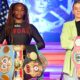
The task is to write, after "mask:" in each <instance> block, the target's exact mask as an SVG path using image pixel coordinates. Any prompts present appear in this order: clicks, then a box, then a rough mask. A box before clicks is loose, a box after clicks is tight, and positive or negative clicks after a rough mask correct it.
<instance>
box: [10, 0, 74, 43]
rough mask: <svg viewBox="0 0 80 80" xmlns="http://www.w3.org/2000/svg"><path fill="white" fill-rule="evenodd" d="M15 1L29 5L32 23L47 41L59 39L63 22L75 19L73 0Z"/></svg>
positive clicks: (13, 0) (15, 0) (14, 0)
mask: <svg viewBox="0 0 80 80" xmlns="http://www.w3.org/2000/svg"><path fill="white" fill-rule="evenodd" d="M9 1H11V0H9ZM13 2H23V3H24V4H25V5H26V6H28V8H29V18H30V23H32V24H34V25H35V26H36V28H37V29H38V30H39V32H40V33H41V35H42V36H43V38H44V40H45V41H49V42H53V41H59V40H60V33H61V29H62V25H63V23H64V22H65V21H69V20H72V19H73V15H72V4H73V2H74V1H73V0H20V1H19V0H12V3H13ZM48 36H49V37H48ZM50 37H52V38H50ZM55 37H57V39H55ZM54 39H55V40H54Z"/></svg>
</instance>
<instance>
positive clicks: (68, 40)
mask: <svg viewBox="0 0 80 80" xmlns="http://www.w3.org/2000/svg"><path fill="white" fill-rule="evenodd" d="M70 28H71V27H70V24H69V23H65V24H64V25H63V29H62V33H61V36H60V39H61V46H62V48H64V49H70V50H72V49H73V46H74V41H73V39H72V29H70Z"/></svg>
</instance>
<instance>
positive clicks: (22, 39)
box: [6, 24, 45, 49]
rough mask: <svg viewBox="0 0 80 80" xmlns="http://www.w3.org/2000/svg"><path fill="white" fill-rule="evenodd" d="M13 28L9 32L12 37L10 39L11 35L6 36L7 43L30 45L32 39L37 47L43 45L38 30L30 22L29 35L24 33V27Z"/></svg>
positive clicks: (42, 46) (39, 47)
mask: <svg viewBox="0 0 80 80" xmlns="http://www.w3.org/2000/svg"><path fill="white" fill-rule="evenodd" d="M13 29H14V30H13V31H12V32H11V34H12V39H11V36H7V37H6V39H7V42H8V44H15V45H20V44H23V45H31V40H32V39H34V40H35V42H36V45H37V47H38V49H42V48H44V47H45V43H44V40H43V39H42V37H41V36H40V34H39V32H38V30H37V29H36V28H35V26H33V25H32V24H30V29H31V30H30V35H28V34H27V35H26V34H25V33H24V32H26V30H24V27H14V28H13ZM22 29H23V31H22Z"/></svg>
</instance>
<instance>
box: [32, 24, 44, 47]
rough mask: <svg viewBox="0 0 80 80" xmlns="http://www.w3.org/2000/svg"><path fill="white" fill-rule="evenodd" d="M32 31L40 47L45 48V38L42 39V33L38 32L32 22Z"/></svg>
mask: <svg viewBox="0 0 80 80" xmlns="http://www.w3.org/2000/svg"><path fill="white" fill-rule="evenodd" d="M31 31H32V37H33V39H34V40H35V42H36V45H37V47H38V49H42V48H45V43H44V40H43V39H42V37H41V35H40V33H39V32H38V30H37V29H36V28H35V26H34V25H32V24H31Z"/></svg>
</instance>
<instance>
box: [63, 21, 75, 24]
mask: <svg viewBox="0 0 80 80" xmlns="http://www.w3.org/2000/svg"><path fill="white" fill-rule="evenodd" d="M73 23H75V20H72V21H67V22H65V23H64V25H70V24H73Z"/></svg>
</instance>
